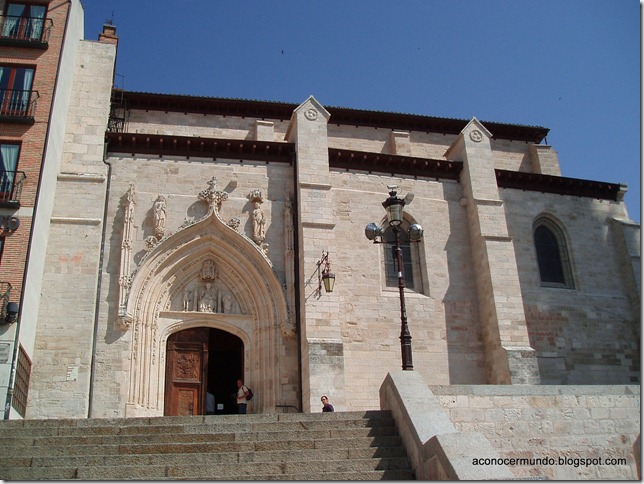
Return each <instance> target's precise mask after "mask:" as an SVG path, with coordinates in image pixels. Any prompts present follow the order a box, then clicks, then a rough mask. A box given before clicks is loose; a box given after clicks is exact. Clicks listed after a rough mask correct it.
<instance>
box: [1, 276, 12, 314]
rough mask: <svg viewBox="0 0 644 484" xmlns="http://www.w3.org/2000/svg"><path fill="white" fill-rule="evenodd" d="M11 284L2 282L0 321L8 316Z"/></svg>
mask: <svg viewBox="0 0 644 484" xmlns="http://www.w3.org/2000/svg"><path fill="white" fill-rule="evenodd" d="M11 289H12V287H11V283H10V282H5V281H0V319H4V318H5V316H6V315H7V304H9V301H10V298H11Z"/></svg>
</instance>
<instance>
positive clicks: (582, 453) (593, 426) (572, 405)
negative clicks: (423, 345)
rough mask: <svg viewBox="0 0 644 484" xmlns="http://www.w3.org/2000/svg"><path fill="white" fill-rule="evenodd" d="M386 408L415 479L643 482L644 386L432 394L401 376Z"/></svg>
mask: <svg viewBox="0 0 644 484" xmlns="http://www.w3.org/2000/svg"><path fill="white" fill-rule="evenodd" d="M380 404H381V408H382V409H388V410H391V411H392V413H393V416H394V418H395V420H396V425H397V426H398V429H399V431H400V434H401V436H402V438H403V441H404V443H405V447H406V449H407V452H408V455H409V457H410V459H411V461H412V467H413V468H414V469H415V471H416V478H417V479H449V480H457V479H459V480H462V479H506V478H508V477H507V476H508V475H509V476H511V477H510V478H515V479H528V478H531V479H535V478H536V479H556V480H578V479H601V480H614V479H639V476H638V474H639V473H638V465H639V457H640V456H639V447H638V445H637V442H636V441H637V439H638V436H639V432H640V387H639V385H445V386H431V387H427V386H426V384H425V383H424V381H423V380H422V377H421V376H420V375H419V374H417V373H416V372H411V371H410V372H404V371H403V372H397V373H390V374H389V375H387V378H386V379H385V381H384V382H383V384H382V386H381V388H380ZM499 458H500V459H501V463H502V464H504V465H500V466H499V465H491V464H490V463H497V462H499V461H498V460H495V459H499ZM475 459H478V460H479V461H480V462H478V463H477V464H475Z"/></svg>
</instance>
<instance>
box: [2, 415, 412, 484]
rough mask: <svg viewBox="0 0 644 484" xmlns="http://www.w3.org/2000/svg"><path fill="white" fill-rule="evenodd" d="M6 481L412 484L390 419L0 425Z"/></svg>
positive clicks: (203, 419) (173, 419)
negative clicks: (354, 483) (374, 483)
mask: <svg viewBox="0 0 644 484" xmlns="http://www.w3.org/2000/svg"><path fill="white" fill-rule="evenodd" d="M0 479H3V480H43V479H44V480H55V479H63V480H72V479H78V480H134V479H136V480H194V479H206V480H227V481H228V480H317V481H322V480H410V479H414V473H413V471H412V470H411V467H410V465H409V461H408V459H407V456H406V454H405V450H404V448H403V446H402V442H401V439H400V436H399V435H398V431H397V430H396V427H395V426H394V420H393V418H392V416H391V414H390V413H389V412H386V411H379V410H372V411H364V412H336V413H315V414H294V413H293V414H270V415H209V416H195V417H150V418H130V419H75V420H73V419H65V420H8V421H2V422H1V423H0Z"/></svg>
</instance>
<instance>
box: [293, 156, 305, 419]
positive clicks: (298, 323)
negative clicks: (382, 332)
mask: <svg viewBox="0 0 644 484" xmlns="http://www.w3.org/2000/svg"><path fill="white" fill-rule="evenodd" d="M291 162H292V163H293V175H294V179H293V186H294V188H295V190H294V191H295V200H293V253H294V254H295V257H293V270H294V271H295V278H294V286H295V287H294V288H293V289H294V290H295V311H294V312H295V330H296V331H297V374H298V378H299V386H300V396H299V398H298V407H299V410H300V412H301V411H302V408H303V407H302V403H303V400H302V387H303V384H302V316H301V314H300V310H301V307H302V303H301V301H300V284H301V281H300V235H299V234H300V230H299V228H300V227H299V224H298V220H299V217H298V214H299V210H300V208H299V207H300V197H299V195H298V191H297V180H298V176H299V173H298V170H297V153H296V151H295V150H293V152H292V153H291Z"/></svg>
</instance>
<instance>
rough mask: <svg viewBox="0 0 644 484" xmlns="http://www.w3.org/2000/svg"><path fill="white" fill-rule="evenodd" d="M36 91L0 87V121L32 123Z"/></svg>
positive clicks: (36, 100) (36, 101) (36, 98)
mask: <svg viewBox="0 0 644 484" xmlns="http://www.w3.org/2000/svg"><path fill="white" fill-rule="evenodd" d="M39 97H40V95H39V94H38V91H24V90H21V89H0V122H2V121H8V122H14V123H24V124H33V123H34V116H35V114H36V105H37V104H38V98H39Z"/></svg>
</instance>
